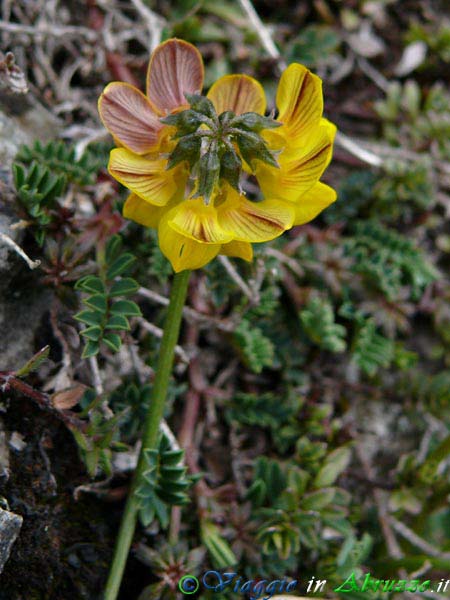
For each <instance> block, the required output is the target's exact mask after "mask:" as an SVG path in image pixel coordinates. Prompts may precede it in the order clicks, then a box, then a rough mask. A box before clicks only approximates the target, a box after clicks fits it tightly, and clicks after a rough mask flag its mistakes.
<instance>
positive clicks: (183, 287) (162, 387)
mask: <svg viewBox="0 0 450 600" xmlns="http://www.w3.org/2000/svg"><path fill="white" fill-rule="evenodd" d="M190 273H191V272H190V271H181V273H177V274H176V275H175V277H174V279H173V283H172V290H171V293H170V303H169V307H168V310H167V315H166V320H165V326H164V334H163V337H162V341H161V348H160V351H159V357H158V367H157V370H156V375H155V380H154V383H153V390H152V398H151V402H150V406H149V409H148V412H147V417H146V419H145V424H144V432H143V435H142V447H141V451H140V453H139V459H138V464H137V467H136V471H135V473H134V477H133V482H132V484H131V488H130V492H129V494H128V500H127V503H126V505H125V510H124V513H123V517H122V523H121V525H120V529H119V535H118V537H117V542H116V547H115V550H114V558H113V562H112V565H111V571H110V573H109V577H108V581H107V583H106V588H105V594H104V600H116V598H117V595H118V593H119V589H120V584H121V581H122V576H123V572H124V570H125V565H126V562H127V557H128V552H129V550H130V546H131V542H132V540H133V535H134V530H135V527H136V521H137V516H138V512H139V501H138V499H137V498H136V496H135V494H134V492H135V490H136V488H137V487H138V486H139V483H140V481H141V477H142V473H143V472H144V470H145V467H146V462H145V457H144V450H147V449H155V448H156V444H157V441H158V431H159V425H160V422H161V419H162V417H163V414H164V405H165V402H166V396H167V388H168V386H169V379H170V375H171V373H172V366H173V355H174V349H175V344H176V343H177V340H178V334H179V331H180V324H181V317H182V313H183V306H184V302H185V299H186V294H187V288H188V283H189V276H190Z"/></svg>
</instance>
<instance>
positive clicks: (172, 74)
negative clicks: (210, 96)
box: [147, 39, 204, 114]
mask: <svg viewBox="0 0 450 600" xmlns="http://www.w3.org/2000/svg"><path fill="white" fill-rule="evenodd" d="M203 74H204V70H203V60H202V57H201V55H200V52H199V51H198V50H197V48H195V46H193V45H192V44H189V43H188V42H184V41H183V40H176V39H171V40H167V41H166V42H164V43H163V44H160V45H159V46H158V47H157V48H156V49H155V50H154V52H153V54H152V57H151V59H150V63H149V65H148V71H147V95H148V97H149V99H150V102H152V104H153V105H154V106H155V107H156V109H157V110H159V111H160V113H161V114H166V113H168V112H171V111H173V110H175V109H177V108H180V107H187V106H188V102H187V100H186V97H185V95H184V94H185V93H187V94H199V93H200V92H201V90H202V87H203Z"/></svg>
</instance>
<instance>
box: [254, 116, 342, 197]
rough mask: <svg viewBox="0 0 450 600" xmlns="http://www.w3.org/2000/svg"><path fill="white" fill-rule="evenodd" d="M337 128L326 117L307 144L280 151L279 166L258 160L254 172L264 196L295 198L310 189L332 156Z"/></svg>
mask: <svg viewBox="0 0 450 600" xmlns="http://www.w3.org/2000/svg"><path fill="white" fill-rule="evenodd" d="M335 131H336V128H335V126H334V125H332V124H331V123H329V122H328V121H325V119H323V125H320V126H318V127H317V130H315V131H314V132H313V133H311V135H310V137H309V140H308V141H307V142H306V143H305V146H304V147H302V148H298V149H296V150H295V151H294V150H292V149H291V150H288V151H286V152H283V153H282V154H281V155H280V157H279V159H278V162H279V165H280V168H278V169H276V168H274V167H271V166H269V165H267V164H265V163H262V162H261V161H258V162H257V163H256V169H255V175H256V178H257V180H258V183H259V185H260V187H261V190H262V192H263V194H264V196H265V197H266V198H267V197H269V198H280V199H281V200H286V201H287V202H296V201H297V200H298V199H299V198H300V197H301V196H302V195H303V194H304V193H305V192H307V191H308V190H309V189H310V188H311V187H312V186H313V185H314V184H315V183H316V182H317V181H318V180H319V179H320V177H321V176H322V173H323V172H324V171H325V169H326V167H327V166H328V164H329V162H330V160H331V156H332V152H333V139H334V134H335Z"/></svg>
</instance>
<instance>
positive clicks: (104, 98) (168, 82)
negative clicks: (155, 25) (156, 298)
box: [99, 39, 336, 271]
mask: <svg viewBox="0 0 450 600" xmlns="http://www.w3.org/2000/svg"><path fill="white" fill-rule="evenodd" d="M202 87H203V62H202V58H201V56H200V54H199V52H198V50H197V49H196V48H195V47H194V46H192V45H191V44H189V43H187V42H184V41H182V40H177V39H171V40H168V41H166V42H164V43H163V44H161V45H159V46H158V47H157V48H156V49H155V51H154V52H153V54H152V56H151V59H150V63H149V67H148V73H147V90H146V95H144V94H143V93H142V92H140V91H139V90H138V89H137V88H135V87H134V86H132V85H129V84H127V83H121V82H114V83H110V84H109V85H108V86H107V87H106V88H105V90H104V92H103V93H102V95H101V96H100V99H99V112H100V117H101V119H102V121H103V123H104V125H105V127H106V128H107V129H108V130H109V131H110V133H111V134H112V135H113V137H114V140H115V141H116V143H117V145H118V146H120V147H118V148H115V149H114V150H112V151H111V157H110V161H109V167H108V168H109V172H110V174H111V175H112V176H113V177H114V178H115V179H117V180H118V181H119V182H120V183H122V184H123V185H124V186H126V187H127V188H128V189H129V190H130V191H131V195H130V196H129V197H128V199H127V200H126V202H125V205H124V216H125V217H126V218H129V219H132V220H134V221H136V222H137V223H140V224H142V225H145V226H147V227H154V228H157V229H158V238H159V245H160V248H161V250H162V252H163V253H164V254H165V256H166V257H167V258H168V259H169V260H170V261H171V263H172V266H173V268H174V270H175V271H182V270H184V269H196V268H200V267H202V266H204V265H205V264H206V263H208V262H209V261H210V260H212V259H213V258H214V257H215V256H217V254H225V255H227V256H236V257H240V258H243V259H245V260H251V259H252V257H253V249H252V243H257V242H266V241H269V240H272V239H274V238H276V237H278V236H279V235H281V234H282V233H283V232H284V231H286V230H288V229H290V228H292V227H293V226H294V225H300V224H303V223H306V222H308V221H311V220H312V219H313V218H314V217H316V216H317V215H318V214H319V213H320V212H321V211H322V210H323V209H324V208H325V207H327V206H328V205H329V204H331V203H332V202H334V200H335V199H336V193H335V191H334V190H333V189H332V188H330V187H329V186H327V185H325V184H323V183H321V182H320V181H319V179H320V177H321V176H322V173H323V172H324V170H325V168H326V167H327V165H328V163H329V162H330V160H331V154H332V145H333V138H334V135H335V131H336V128H335V126H334V125H333V124H332V123H330V122H329V121H327V120H326V119H324V118H323V117H322V112H323V100H322V88H321V80H320V79H319V77H317V76H316V75H313V74H312V73H311V72H310V71H309V70H308V69H307V68H306V67H304V66H302V65H300V64H291V65H290V66H289V67H288V68H287V69H286V70H285V71H284V73H283V74H282V76H281V79H280V82H279V85H278V90H277V95H276V105H277V111H278V116H277V118H276V119H272V118H270V117H266V116H264V114H265V111H266V98H265V94H264V90H263V88H262V87H261V85H260V84H259V83H258V81H256V80H255V79H253V78H252V77H249V76H247V75H226V76H224V77H221V78H220V79H219V80H218V81H216V83H214V85H213V86H212V87H211V89H210V90H209V92H208V94H207V95H206V97H204V96H201V95H200V93H201V90H202ZM251 176H252V177H254V179H255V180H256V182H257V184H258V187H259V190H260V192H261V194H260V195H261V197H258V198H257V199H256V200H252V199H250V198H249V197H248V196H246V194H245V193H244V192H243V180H244V179H245V178H248V177H251Z"/></svg>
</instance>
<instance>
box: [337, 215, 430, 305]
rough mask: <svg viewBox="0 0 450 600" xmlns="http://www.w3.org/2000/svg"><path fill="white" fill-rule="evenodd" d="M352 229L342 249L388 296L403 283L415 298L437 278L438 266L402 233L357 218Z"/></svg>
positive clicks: (375, 286)
mask: <svg viewBox="0 0 450 600" xmlns="http://www.w3.org/2000/svg"><path fill="white" fill-rule="evenodd" d="M353 230H354V235H353V237H351V238H348V239H347V241H346V245H345V249H346V253H347V254H348V255H351V256H352V258H353V259H354V261H355V265H354V270H355V272H356V273H359V274H361V275H362V276H363V278H364V279H365V280H366V281H367V283H369V284H370V285H371V286H373V287H374V288H376V289H379V290H380V291H381V292H382V293H383V294H384V295H385V296H386V297H387V299H388V300H394V299H395V298H396V297H398V295H399V293H400V290H401V288H402V286H405V285H409V286H410V288H411V296H412V297H413V298H416V299H417V298H418V296H419V294H421V293H422V292H423V290H424V288H425V286H426V285H428V284H429V283H431V282H433V281H435V280H436V279H437V278H438V276H439V273H438V271H437V269H436V268H435V267H434V266H433V265H432V264H431V263H430V262H429V260H427V258H426V257H425V256H424V255H423V253H422V252H421V251H420V250H419V249H418V248H417V247H416V246H415V245H414V243H413V242H412V241H411V240H410V239H408V238H406V237H405V236H403V235H401V234H399V233H397V232H395V231H393V230H392V229H388V228H386V227H384V226H383V225H381V224H380V223H378V222H377V221H375V220H366V221H357V222H355V223H354V225H353Z"/></svg>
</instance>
